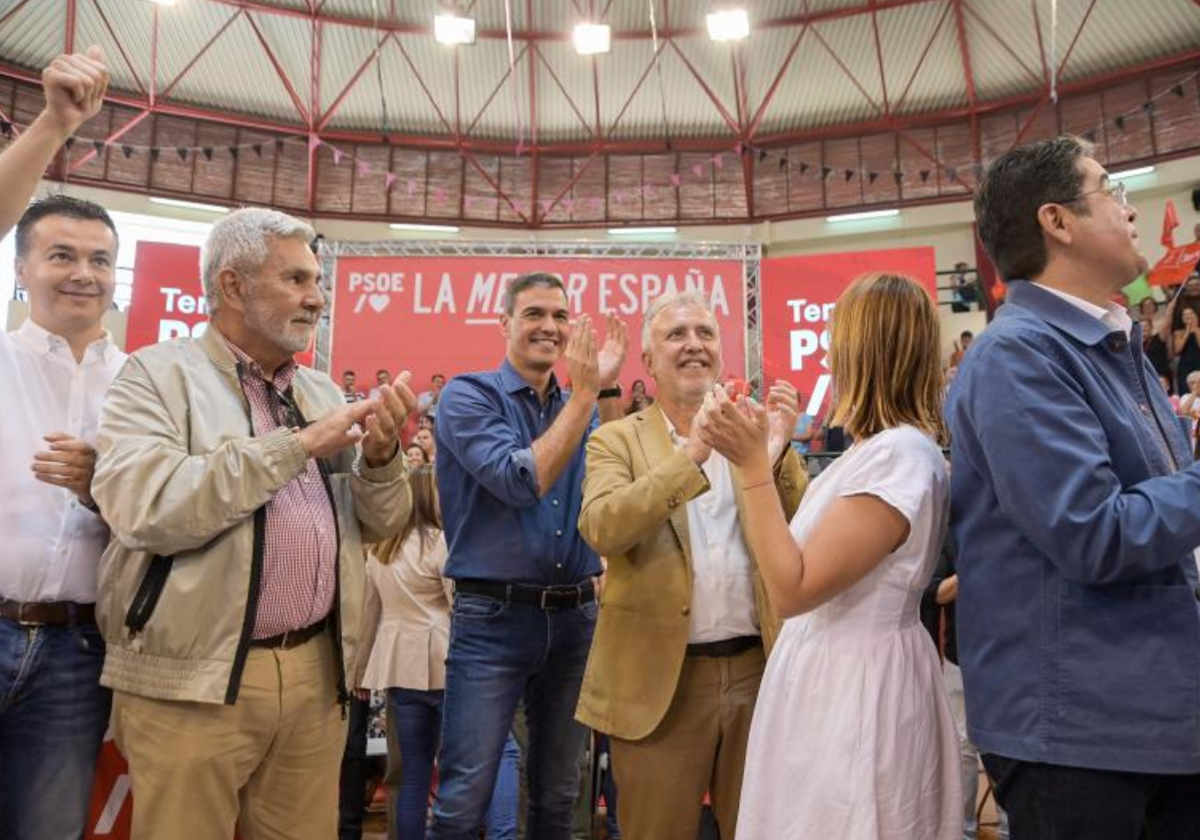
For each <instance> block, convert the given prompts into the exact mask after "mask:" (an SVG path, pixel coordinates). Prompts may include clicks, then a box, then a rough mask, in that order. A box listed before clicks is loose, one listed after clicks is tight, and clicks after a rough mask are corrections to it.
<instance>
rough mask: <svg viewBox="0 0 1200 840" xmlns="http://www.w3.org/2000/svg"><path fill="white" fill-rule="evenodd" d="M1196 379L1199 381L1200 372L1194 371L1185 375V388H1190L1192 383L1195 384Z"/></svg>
mask: <svg viewBox="0 0 1200 840" xmlns="http://www.w3.org/2000/svg"><path fill="white" fill-rule="evenodd" d="M1197 379H1200V370H1194V371H1192V372H1191V373H1189V374H1188V375H1187V380H1186V382H1187V386H1188V387H1189V388H1190V387H1192V383H1193V382H1195V381H1196V380H1197Z"/></svg>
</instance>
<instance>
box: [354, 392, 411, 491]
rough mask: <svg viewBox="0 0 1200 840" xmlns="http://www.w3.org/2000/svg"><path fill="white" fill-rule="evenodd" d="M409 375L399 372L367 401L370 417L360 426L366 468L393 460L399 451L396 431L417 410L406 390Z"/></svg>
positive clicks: (398, 431) (398, 436)
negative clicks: (361, 428)
mask: <svg viewBox="0 0 1200 840" xmlns="http://www.w3.org/2000/svg"><path fill="white" fill-rule="evenodd" d="M411 378H412V374H410V373H409V372H408V371H406V370H405V371H401V372H400V375H399V376H397V377H396V378H395V379H393V380H392V383H391V384H390V385H381V386H379V391H378V392H377V393H376V396H375V398H374V399H372V400H369V401H368V405H370V406H371V407H372V408H371V413H370V414H368V415H367V417H366V420H365V422H364V423H363V426H364V428H365V430H366V433H365V434H364V436H363V439H362V453H363V459H364V460H365V461H366V462H367V466H368V467H381V466H383V465H384V464H386V463H388V462H389V461H391V460H392V458H394V457H396V452H397V451H399V449H400V431H401V430H402V429H403V428H404V421H405V420H407V419H408V413H409V412H410V411H414V410H415V409H416V407H417V398H416V396H415V395H414V394H413V392H412V389H411V388H409V387H408V380H409V379H411Z"/></svg>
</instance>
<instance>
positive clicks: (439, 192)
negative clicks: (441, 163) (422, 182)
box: [433, 187, 446, 201]
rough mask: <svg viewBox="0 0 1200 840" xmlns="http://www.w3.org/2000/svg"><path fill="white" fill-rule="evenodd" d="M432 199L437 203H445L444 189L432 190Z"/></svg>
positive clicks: (436, 188)
mask: <svg viewBox="0 0 1200 840" xmlns="http://www.w3.org/2000/svg"><path fill="white" fill-rule="evenodd" d="M433 197H434V198H435V199H437V200H438V201H445V200H446V190H445V188H444V187H435V188H434V190H433Z"/></svg>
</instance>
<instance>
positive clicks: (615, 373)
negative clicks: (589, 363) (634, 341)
mask: <svg viewBox="0 0 1200 840" xmlns="http://www.w3.org/2000/svg"><path fill="white" fill-rule="evenodd" d="M605 332H606V336H605V340H604V346H603V347H602V348H600V353H599V356H598V357H597V361H598V363H599V366H600V387H601V388H602V389H603V388H612V387H613V386H614V385H616V384H617V379H618V377H620V375H621V368H622V366H624V364H625V354H626V353H627V352H629V335H628V333H627V332H626V328H625V322H624V321H622V320H621V319H620V318H618V317H617V315H616V313H615V312H609V313H608V318H607V321H606V323H605Z"/></svg>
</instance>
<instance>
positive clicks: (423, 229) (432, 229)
mask: <svg viewBox="0 0 1200 840" xmlns="http://www.w3.org/2000/svg"><path fill="white" fill-rule="evenodd" d="M388 227H390V228H391V229H392V230H411V231H417V232H419V233H458V225H418V224H415V223H412V222H392V224H390V225H388Z"/></svg>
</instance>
